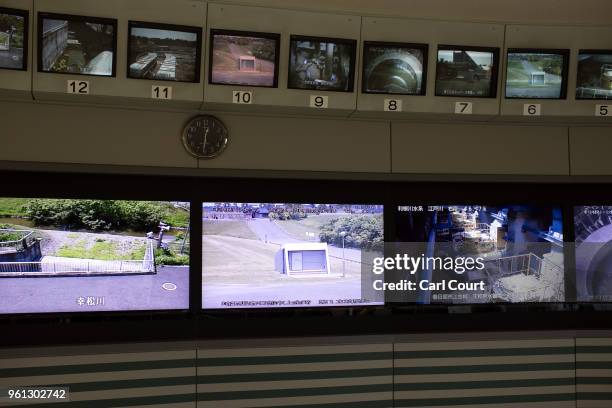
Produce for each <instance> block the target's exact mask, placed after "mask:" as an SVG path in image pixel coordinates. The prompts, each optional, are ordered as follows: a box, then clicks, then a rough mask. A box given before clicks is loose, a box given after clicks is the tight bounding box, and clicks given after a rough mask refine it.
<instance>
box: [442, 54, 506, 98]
mask: <svg viewBox="0 0 612 408" xmlns="http://www.w3.org/2000/svg"><path fill="white" fill-rule="evenodd" d="M498 58H499V49H497V48H480V47H453V46H439V47H438V58H437V63H436V96H457V97H480V98H494V97H495V96H496V94H497V61H498Z"/></svg>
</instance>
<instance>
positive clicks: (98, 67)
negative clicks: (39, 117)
mask: <svg viewBox="0 0 612 408" xmlns="http://www.w3.org/2000/svg"><path fill="white" fill-rule="evenodd" d="M116 48H117V20H114V19H108V18H98V17H84V16H74V15H64V14H51V13H38V71H40V72H53V73H58V74H71V75H94V76H106V77H112V76H115V66H116Z"/></svg>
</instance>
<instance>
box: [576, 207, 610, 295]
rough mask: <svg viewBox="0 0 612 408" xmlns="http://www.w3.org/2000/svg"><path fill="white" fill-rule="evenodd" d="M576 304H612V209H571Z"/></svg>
mask: <svg viewBox="0 0 612 408" xmlns="http://www.w3.org/2000/svg"><path fill="white" fill-rule="evenodd" d="M574 234H575V238H576V242H575V244H576V249H575V254H576V290H577V300H578V301H586V302H591V301H592V302H597V301H601V302H609V301H612V206H580V207H575V208H574Z"/></svg>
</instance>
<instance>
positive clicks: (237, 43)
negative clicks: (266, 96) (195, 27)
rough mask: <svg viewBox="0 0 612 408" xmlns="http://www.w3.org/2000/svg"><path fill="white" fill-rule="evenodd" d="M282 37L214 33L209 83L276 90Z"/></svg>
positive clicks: (239, 32) (263, 34)
mask: <svg viewBox="0 0 612 408" xmlns="http://www.w3.org/2000/svg"><path fill="white" fill-rule="evenodd" d="M279 49H280V34H273V33H255V32H246V31H231V30H216V29H211V30H210V51H209V53H210V56H209V58H210V61H209V76H208V83H210V84H213V85H239V86H254V87H257V86H260V87H268V88H276V86H277V83H278V57H279Z"/></svg>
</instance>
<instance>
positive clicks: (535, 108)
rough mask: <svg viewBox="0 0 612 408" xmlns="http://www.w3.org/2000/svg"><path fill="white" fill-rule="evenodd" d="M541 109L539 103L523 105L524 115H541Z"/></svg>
mask: <svg viewBox="0 0 612 408" xmlns="http://www.w3.org/2000/svg"><path fill="white" fill-rule="evenodd" d="M541 110H542V105H540V104H539V103H526V104H524V105H523V116H540V112H541Z"/></svg>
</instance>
